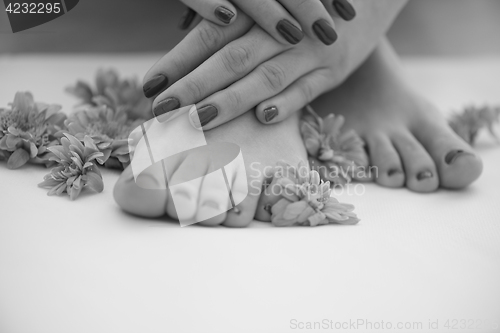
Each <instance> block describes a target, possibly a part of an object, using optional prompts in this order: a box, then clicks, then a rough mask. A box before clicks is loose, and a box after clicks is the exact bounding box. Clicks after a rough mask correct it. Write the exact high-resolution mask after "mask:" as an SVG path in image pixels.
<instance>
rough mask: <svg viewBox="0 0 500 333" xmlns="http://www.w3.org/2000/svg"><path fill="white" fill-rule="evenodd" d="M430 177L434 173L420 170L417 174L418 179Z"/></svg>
mask: <svg viewBox="0 0 500 333" xmlns="http://www.w3.org/2000/svg"><path fill="white" fill-rule="evenodd" d="M432 177H434V175H433V174H432V172H430V171H422V172H421V173H419V174H418V175H417V179H418V180H424V179H428V178H432Z"/></svg>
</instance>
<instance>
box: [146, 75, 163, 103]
mask: <svg viewBox="0 0 500 333" xmlns="http://www.w3.org/2000/svg"><path fill="white" fill-rule="evenodd" d="M167 85H168V78H167V77H166V76H165V75H163V74H158V75H155V76H153V77H152V78H151V79H150V80H149V81H148V82H146V83H145V84H144V87H142V90H143V91H144V96H146V97H147V98H151V97H153V96H154V95H156V94H158V93H159V92H160V91H162V90H163V89H165V88H166V87H167Z"/></svg>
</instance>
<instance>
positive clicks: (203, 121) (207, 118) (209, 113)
mask: <svg viewBox="0 0 500 333" xmlns="http://www.w3.org/2000/svg"><path fill="white" fill-rule="evenodd" d="M195 112H196V110H193V111H192V112H191V114H190V115H189V116H190V117H191V120H192V123H193V125H194V126H195V127H196V128H202V127H203V126H205V125H207V124H208V123H209V122H211V121H212V120H214V119H215V117H217V115H218V114H219V110H217V108H216V107H215V106H213V105H207V106H204V107H202V108H200V109H198V111H197V115H196V114H195Z"/></svg>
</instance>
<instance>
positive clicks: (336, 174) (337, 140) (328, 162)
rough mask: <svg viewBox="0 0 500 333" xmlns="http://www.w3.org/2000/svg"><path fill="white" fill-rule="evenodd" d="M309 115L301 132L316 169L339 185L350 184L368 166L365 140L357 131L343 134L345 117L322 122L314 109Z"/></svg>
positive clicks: (324, 177)
mask: <svg viewBox="0 0 500 333" xmlns="http://www.w3.org/2000/svg"><path fill="white" fill-rule="evenodd" d="M307 111H308V114H306V115H305V116H304V117H303V119H302V121H301V128H300V130H301V133H302V138H303V140H304V144H305V146H306V149H307V153H308V155H309V161H310V163H311V166H312V168H313V169H315V170H317V171H318V172H319V173H320V175H321V178H322V179H325V180H328V181H331V182H332V183H333V184H335V185H339V184H345V183H348V182H350V181H351V178H356V175H357V174H358V171H359V170H360V169H362V168H366V167H367V166H368V155H367V154H366V152H365V149H364V142H363V140H362V139H361V138H360V137H359V135H358V134H356V132H355V131H354V130H350V131H345V132H342V131H341V128H342V126H343V125H344V117H342V116H341V115H339V116H335V115H334V114H329V115H328V116H327V117H326V118H324V119H322V118H321V117H319V116H318V115H317V114H316V113H315V112H314V111H313V110H312V108H311V107H307Z"/></svg>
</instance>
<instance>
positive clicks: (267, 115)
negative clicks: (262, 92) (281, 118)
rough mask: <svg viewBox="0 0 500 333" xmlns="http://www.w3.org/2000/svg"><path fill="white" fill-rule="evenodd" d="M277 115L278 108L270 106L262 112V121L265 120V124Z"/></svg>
mask: <svg viewBox="0 0 500 333" xmlns="http://www.w3.org/2000/svg"><path fill="white" fill-rule="evenodd" d="M277 115H278V108H277V107H275V106H271V107H269V108H267V109H265V110H264V119H265V120H266V123H268V122H270V121H271V120H273V119H274V118H275V117H276V116H277Z"/></svg>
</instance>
